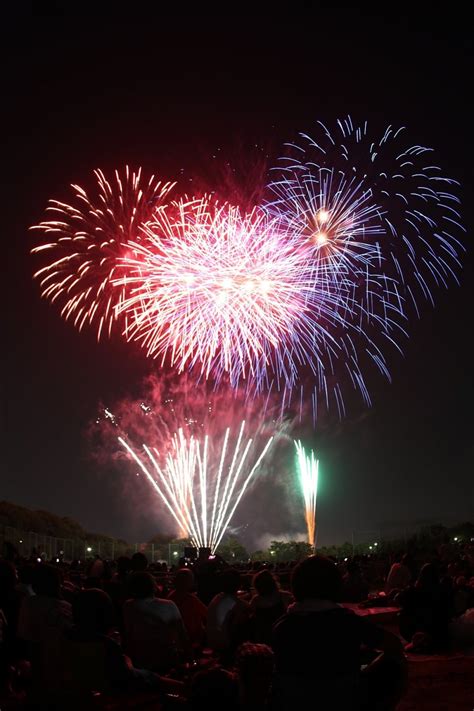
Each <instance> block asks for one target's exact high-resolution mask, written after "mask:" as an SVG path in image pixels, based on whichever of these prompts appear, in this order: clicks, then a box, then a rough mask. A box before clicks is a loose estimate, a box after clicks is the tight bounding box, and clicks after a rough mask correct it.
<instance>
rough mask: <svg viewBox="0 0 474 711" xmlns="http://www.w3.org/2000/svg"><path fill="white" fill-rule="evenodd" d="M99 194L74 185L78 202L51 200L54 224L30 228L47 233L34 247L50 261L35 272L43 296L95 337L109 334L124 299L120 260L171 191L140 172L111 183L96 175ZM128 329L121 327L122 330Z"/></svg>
mask: <svg viewBox="0 0 474 711" xmlns="http://www.w3.org/2000/svg"><path fill="white" fill-rule="evenodd" d="M94 175H95V178H96V181H97V182H96V185H95V190H94V191H93V192H90V193H88V192H86V190H84V188H81V187H80V186H78V185H73V186H72V187H73V189H74V191H75V195H74V202H73V203H72V204H70V205H69V204H66V203H63V202H59V201H58V200H50V202H49V205H48V208H47V210H48V212H49V213H50V217H51V219H49V220H44V221H43V222H40V223H39V224H38V225H35V226H34V227H32V228H31V229H35V230H40V231H41V232H43V233H44V234H45V237H46V238H47V240H48V241H47V242H46V243H45V244H42V245H40V246H38V247H35V248H34V249H33V250H32V252H33V253H34V254H42V255H43V256H47V257H48V258H49V259H48V262H47V263H46V264H45V266H43V267H42V268H41V269H39V270H38V271H37V272H36V273H35V275H34V276H35V277H36V278H37V279H39V280H40V285H41V295H42V296H43V297H45V298H47V299H49V300H50V301H51V302H55V303H58V304H60V306H61V315H62V316H63V317H64V318H65V319H69V320H72V321H73V322H74V325H75V326H76V327H78V328H79V330H80V329H82V327H83V326H84V325H85V324H89V325H95V326H96V328H97V337H98V339H100V337H101V335H102V333H103V332H104V331H107V332H108V334H109V335H110V333H111V330H112V327H113V324H114V322H115V320H116V318H117V315H118V306H119V305H120V303H121V302H122V301H123V300H124V299H125V298H126V295H127V289H126V284H125V282H124V283H123V284H122V287H121V288H120V289H118V288H117V287H113V286H112V281H113V279H114V278H117V277H118V275H120V274H122V263H121V262H120V259H121V258H122V257H124V256H125V255H127V254H129V253H130V247H129V244H130V242H132V241H133V242H134V243H136V242H137V241H140V235H141V231H140V228H141V226H142V225H143V224H144V223H146V222H147V221H149V220H150V219H151V218H152V216H153V213H154V212H155V210H156V209H157V207H158V206H160V205H162V204H163V201H164V199H165V198H166V196H167V195H168V193H169V191H170V190H171V188H172V187H173V185H174V184H173V183H170V182H167V183H164V182H162V181H160V180H157V179H156V178H155V176H151V177H150V178H146V179H145V178H144V177H143V175H142V170H141V168H140V169H139V170H137V171H136V172H135V171H131V170H130V169H129V168H128V166H127V167H126V168H125V170H124V171H123V173H122V174H120V173H119V172H118V171H115V172H114V175H113V178H112V179H111V180H109V179H107V177H106V176H105V174H104V173H103V172H102V171H101V170H96V171H94ZM124 327H126V323H125V325H124V324H123V323H122V324H121V328H122V329H123V328H124Z"/></svg>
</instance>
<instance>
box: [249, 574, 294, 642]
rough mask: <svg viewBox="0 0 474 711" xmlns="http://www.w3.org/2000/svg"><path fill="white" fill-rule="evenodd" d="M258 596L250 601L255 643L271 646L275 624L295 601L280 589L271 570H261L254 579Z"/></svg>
mask: <svg viewBox="0 0 474 711" xmlns="http://www.w3.org/2000/svg"><path fill="white" fill-rule="evenodd" d="M253 587H254V588H255V591H256V594H255V595H254V596H253V598H252V600H251V601H250V609H251V614H252V638H253V640H254V641H255V642H260V643H263V644H271V641H272V628H273V625H274V623H275V622H276V621H277V620H278V619H279V618H280V617H281V616H282V615H284V614H285V612H286V610H287V608H288V605H289V604H290V603H291V602H292V601H293V596H292V595H291V593H289V592H286V591H281V590H279V589H278V584H277V581H276V580H275V577H274V576H273V574H272V573H271V572H270V571H269V570H261V571H260V572H258V573H257V574H256V575H254V578H253Z"/></svg>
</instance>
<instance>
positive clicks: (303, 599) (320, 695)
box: [273, 555, 405, 711]
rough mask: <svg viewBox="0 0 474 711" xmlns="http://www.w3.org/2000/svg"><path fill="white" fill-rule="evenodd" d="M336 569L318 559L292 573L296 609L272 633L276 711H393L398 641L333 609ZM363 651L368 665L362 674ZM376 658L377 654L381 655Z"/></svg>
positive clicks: (400, 660) (400, 661)
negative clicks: (306, 709)
mask: <svg viewBox="0 0 474 711" xmlns="http://www.w3.org/2000/svg"><path fill="white" fill-rule="evenodd" d="M341 587H342V580H341V575H340V572H339V570H338V568H337V566H336V565H335V564H334V563H333V562H332V561H331V560H329V559H328V558H324V557H323V556H319V555H315V556H311V557H310V558H307V559H306V560H304V561H303V562H302V563H299V564H298V565H297V566H296V567H295V569H294V572H293V576H292V589H293V594H294V596H295V600H296V602H295V603H294V604H293V605H291V606H290V607H289V608H288V612H287V613H286V614H285V615H284V616H283V617H282V618H280V620H279V621H278V622H277V623H276V625H275V627H274V635H273V650H274V652H275V665H276V672H275V679H274V685H273V692H274V709H275V710H276V711H280V710H282V711H283V709H284V710H285V711H286V710H287V709H288V708H304V707H305V706H307V701H308V699H312V701H313V703H314V707H315V708H321V709H333V708H334V709H336V708H337V709H338V708H344V709H354V708H360V707H361V706H362V708H364V709H365V710H367V711H369V710H370V711H375V710H376V709H384V711H386V710H387V709H393V708H395V706H396V704H397V702H398V701H399V698H400V695H401V692H402V688H403V682H404V677H405V673H404V667H405V665H404V656H403V649H402V645H401V643H400V641H399V639H398V638H397V637H396V636H395V635H394V634H392V633H390V632H386V631H385V630H383V629H382V628H380V627H376V626H375V625H372V624H370V623H369V622H367V621H366V620H364V619H363V618H362V617H358V616H357V615H356V614H355V613H354V612H352V611H349V610H346V609H344V608H343V607H340V606H339V605H338V604H337V602H336V601H337V600H338V599H339V594H340V591H341ZM362 646H364V647H365V648H367V649H368V650H371V651H372V653H373V661H372V663H371V664H369V665H368V666H367V668H366V669H365V670H364V672H362V673H361V671H360V669H361V663H362V653H361V648H362ZM379 652H381V654H379Z"/></svg>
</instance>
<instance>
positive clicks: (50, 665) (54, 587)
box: [18, 563, 73, 688]
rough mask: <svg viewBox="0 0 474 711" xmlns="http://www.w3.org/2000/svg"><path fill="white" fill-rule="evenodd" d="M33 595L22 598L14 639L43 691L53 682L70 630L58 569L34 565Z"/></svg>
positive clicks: (70, 609)
mask: <svg viewBox="0 0 474 711" xmlns="http://www.w3.org/2000/svg"><path fill="white" fill-rule="evenodd" d="M32 588H33V591H34V593H35V594H34V595H32V596H29V597H26V596H25V597H23V600H22V603H21V607H20V615H19V620H18V637H19V638H20V639H21V640H23V641H24V642H26V646H27V656H28V657H29V659H30V660H31V663H32V671H33V684H34V686H35V687H37V688H40V687H41V688H46V687H48V686H49V685H50V684H53V683H54V682H55V679H56V677H57V668H58V664H59V660H60V654H61V653H60V641H61V638H62V635H63V632H65V631H66V630H69V629H71V627H72V624H73V621H72V607H71V604H70V603H69V602H66V600H63V599H62V595H61V578H60V573H59V570H58V569H57V568H55V567H53V566H52V565H47V564H46V563H38V564H37V565H36V566H35V568H34V570H33V575H32Z"/></svg>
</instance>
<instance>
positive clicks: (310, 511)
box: [295, 441, 319, 548]
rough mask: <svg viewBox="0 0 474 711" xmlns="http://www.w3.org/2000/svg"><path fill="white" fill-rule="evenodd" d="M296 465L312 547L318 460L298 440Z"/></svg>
mask: <svg viewBox="0 0 474 711" xmlns="http://www.w3.org/2000/svg"><path fill="white" fill-rule="evenodd" d="M295 448H296V466H297V470H298V476H299V481H300V486H301V491H302V493H303V499H304V515H305V521H306V530H307V532H308V543H309V544H310V545H311V546H312V547H313V548H314V547H315V544H316V497H317V494H318V468H319V461H318V460H317V459H316V457H315V456H314V452H313V451H311V452H310V454H309V455H308V454H306V451H305V449H304V447H303V445H302V444H301V442H300V441H296V442H295Z"/></svg>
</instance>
